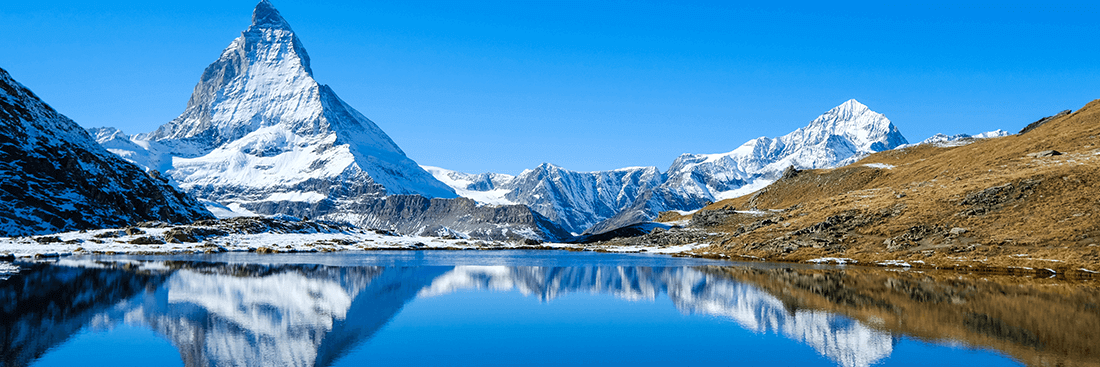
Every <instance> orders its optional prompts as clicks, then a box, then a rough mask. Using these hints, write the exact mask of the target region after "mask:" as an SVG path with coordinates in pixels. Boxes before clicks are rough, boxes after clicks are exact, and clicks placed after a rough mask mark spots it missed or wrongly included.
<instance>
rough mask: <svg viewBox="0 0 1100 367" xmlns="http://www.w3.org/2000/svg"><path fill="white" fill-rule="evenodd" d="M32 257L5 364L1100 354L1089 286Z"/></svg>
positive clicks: (13, 307)
mask: <svg viewBox="0 0 1100 367" xmlns="http://www.w3.org/2000/svg"><path fill="white" fill-rule="evenodd" d="M15 265H16V266H18V267H19V271H18V272H17V273H14V274H8V275H5V276H4V277H7V279H6V280H0V299H3V300H4V303H3V309H2V313H0V338H3V340H2V342H3V343H2V344H0V366H130V365H134V366H146V365H149V366H152V365H156V366H173V365H182V366H360V365H431V366H437V365H447V366H472V365H477V366H513V365H704V364H707V365H765V364H767V365H783V366H793V365H798V366H873V365H874V366H877V365H885V366H902V365H908V366H926V365H937V366H1002V365H1023V364H1028V365H1044V364H1045V365H1097V363H1098V362H1097V361H1100V357H1098V353H1100V348H1097V346H1100V344H1097V342H1098V339H1097V338H1098V337H1100V336H1098V335H1097V333H1098V330H1100V324H1098V322H1100V321H1098V320H1100V311H1098V310H1097V308H1096V303H1097V299H1098V298H1097V294H1096V292H1095V287H1092V286H1091V285H1090V284H1085V285H1081V284H1068V285H1066V284H1039V285H1035V286H1030V285H1026V284H1025V285H1021V284H1018V283H1019V281H1018V280H1010V281H1008V282H1007V284H1006V282H998V281H993V280H989V279H986V278H984V277H980V276H978V277H971V278H973V279H971V278H967V277H962V276H958V275H956V274H945V275H937V274H926V273H918V272H889V271H883V270H879V269H859V268H836V267H824V266H817V267H810V266H791V265H778V264H761V263H754V264H738V263H731V262H717V261H709V260H698V259H688V258H674V257H667V256H658V255H641V254H603V253H578V252H563V251H491V252H486V251H480V252H476V251H422V252H412V251H398V252H364V253H338V254H277V255H256V254H234V253H228V254H218V255H194V256H172V257H163V256H160V257H140V256H129V257H123V256H111V257H70V258H63V259H60V260H56V261H53V262H17V263H15Z"/></svg>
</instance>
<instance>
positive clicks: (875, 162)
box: [661, 100, 1100, 274]
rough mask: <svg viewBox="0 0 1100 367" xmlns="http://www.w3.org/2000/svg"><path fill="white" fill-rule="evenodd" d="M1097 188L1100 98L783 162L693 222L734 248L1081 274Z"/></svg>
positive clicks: (1090, 246)
mask: <svg viewBox="0 0 1100 367" xmlns="http://www.w3.org/2000/svg"><path fill="white" fill-rule="evenodd" d="M1029 128H1031V127H1030V126H1029ZM1051 151H1056V152H1051ZM1098 187H1100V100H1098V101H1093V102H1091V103H1089V104H1088V105H1086V106H1085V107H1083V108H1082V109H1080V110H1078V111H1076V112H1073V113H1069V114H1061V115H1059V116H1055V118H1051V119H1048V120H1047V121H1045V123H1043V124H1041V125H1040V126H1038V127H1034V128H1033V129H1031V130H1029V131H1025V132H1024V133H1021V134H1018V135H1011V136H1005V137H1000V138H991V139H982V140H974V141H973V142H971V143H970V144H966V145H959V146H936V145H933V144H925V145H917V146H911V147H906V148H901V149H896V150H890V151H885V152H880V153H875V154H873V155H870V156H868V157H867V158H865V159H862V160H860V161H859V162H856V163H854V164H851V165H848V166H845V167H841V168H836V169H831V170H806V171H794V170H790V171H788V172H786V173H785V174H784V176H783V178H782V179H780V180H778V181H777V182H775V183H774V184H772V185H770V186H768V187H767V188H765V189H762V190H760V191H757V192H756V193H753V194H751V195H746V196H741V197H738V198H733V199H728V200H723V201H720V202H717V203H714V204H712V205H709V206H707V207H706V208H704V209H703V210H701V211H699V212H697V213H695V214H694V215H692V216H691V218H690V223H691V224H692V225H693V226H699V227H705V228H709V229H713V230H717V231H720V232H722V233H724V237H723V240H722V241H721V242H720V244H718V245H715V246H713V247H711V248H710V249H709V251H710V252H712V253H721V254H725V255H729V256H738V255H742V256H755V257H761V258H766V259H768V260H779V261H806V260H812V259H820V258H848V259H854V260H856V261H858V262H862V263H870V262H879V263H882V264H898V265H904V266H918V267H919V266H936V267H941V268H942V267H959V268H967V269H985V268H999V269H1010V271H1031V270H1032V269H1040V270H1039V271H1040V272H1046V273H1050V272H1051V271H1054V272H1058V273H1064V272H1077V273H1079V274H1084V273H1089V272H1095V271H1096V270H1100V197H1098V196H1097V193H1098V192H1100V191H1098V190H1097V188H1098ZM661 219H662V220H665V221H675V220H684V219H685V218H682V217H679V215H677V214H675V213H665V214H663V215H662V218H661ZM1042 269H1049V270H1042ZM1082 269H1085V270H1082Z"/></svg>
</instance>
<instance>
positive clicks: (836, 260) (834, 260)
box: [806, 257, 858, 265]
mask: <svg viewBox="0 0 1100 367" xmlns="http://www.w3.org/2000/svg"><path fill="white" fill-rule="evenodd" d="M806 262H808V263H811V264H838V265H844V264H855V263H857V262H858V261H855V260H853V259H849V258H846V257H819V258H816V259H810V260H806Z"/></svg>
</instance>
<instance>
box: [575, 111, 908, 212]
mask: <svg viewBox="0 0 1100 367" xmlns="http://www.w3.org/2000/svg"><path fill="white" fill-rule="evenodd" d="M907 143H908V141H906V140H905V137H904V136H902V135H901V132H900V131H898V128H897V127H895V126H894V124H893V123H891V122H890V120H889V119H887V118H886V116H883V115H882V114H880V113H877V112H874V111H872V110H871V109H869V108H868V107H867V106H865V105H863V104H862V103H859V102H857V101H856V100H854V99H852V100H848V101H847V102H844V103H842V104H841V105H839V106H837V107H835V108H833V109H831V110H829V111H828V112H825V113H824V114H822V115H821V116H818V117H817V118H816V119H814V120H813V121H811V122H810V123H809V125H806V126H805V127H802V128H799V129H798V130H795V131H793V132H791V133H790V134H787V135H784V136H781V137H778V138H774V139H773V138H768V137H760V138H756V139H753V140H750V141H748V142H746V143H745V144H742V145H741V146H740V147H738V148H737V149H734V150H733V151H730V152H728V153H720V154H683V155H681V156H680V157H679V158H676V160H675V161H674V162H672V166H671V167H669V169H668V171H667V172H666V173H665V175H666V177H667V179H666V180H665V181H664V183H662V184H661V185H660V186H658V187H656V188H654V189H653V190H652V191H651V192H647V193H644V194H643V195H641V197H642V199H639V200H638V201H635V203H634V204H633V205H632V206H631V207H630V208H628V209H626V210H623V211H622V212H620V213H619V214H617V215H616V216H615V217H612V218H611V219H608V220H606V221H604V222H601V223H598V224H597V225H595V226H593V227H591V228H589V229H588V230H587V231H586V232H588V233H602V232H606V231H609V230H613V229H615V228H620V227H623V226H627V225H631V224H634V223H638V222H641V221H646V220H651V219H653V218H654V217H656V215H657V213H658V212H660V211H666V210H694V209H698V208H700V207H703V206H704V205H706V203H707V202H714V201H718V200H722V199H727V198H733V197H737V196H741V195H745V194H748V193H751V192H752V191H755V190H758V189H761V188H763V187H765V186H767V185H768V184H770V183H771V182H773V181H775V180H776V179H777V178H779V176H780V175H781V174H782V173H783V171H784V170H785V169H786V168H787V167H790V166H794V167H796V168H800V169H807V168H827V167H836V166H842V165H845V164H849V163H852V162H855V161H856V160H859V158H861V157H863V156H865V155H867V154H870V153H874V152H878V151H883V150H888V149H893V148H895V147H898V146H901V145H904V144H907Z"/></svg>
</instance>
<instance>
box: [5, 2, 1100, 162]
mask: <svg viewBox="0 0 1100 367" xmlns="http://www.w3.org/2000/svg"><path fill="white" fill-rule="evenodd" d="M0 1H2V2H3V4H0V67H2V68H4V69H7V70H8V71H9V72H10V73H11V74H12V75H13V76H14V77H15V78H16V79H17V80H19V81H20V82H22V83H23V84H25V85H26V86H28V87H29V88H31V89H32V90H34V91H35V92H36V93H37V94H38V95H39V96H40V97H42V98H43V99H45V100H46V101H47V102H48V103H50V104H51V105H52V106H54V107H55V108H56V109H58V110H59V111H61V112H62V113H64V114H66V115H68V116H69V117H71V118H73V119H74V120H76V121H77V122H78V123H80V124H81V125H83V126H85V127H96V126H115V127H118V128H120V129H122V130H123V131H126V132H127V133H139V132H148V131H152V130H153V129H155V128H156V127H157V126H159V125H160V124H163V123H165V122H167V121H169V120H171V119H173V118H174V117H176V116H177V115H178V114H179V113H180V112H182V111H183V108H184V106H185V104H186V102H187V98H188V96H189V95H190V93H191V89H192V88H193V87H194V85H195V83H196V82H197V81H198V77H199V75H200V74H201V73H202V70H203V69H204V68H205V67H206V66H207V65H208V64H209V63H210V62H213V61H214V60H215V59H216V58H217V57H218V55H219V53H220V52H221V50H222V49H223V48H225V47H226V46H227V45H228V44H229V42H230V41H232V39H233V38H235V37H237V36H238V35H239V34H240V32H241V31H242V30H244V29H245V28H247V26H248V24H249V19H250V16H251V11H252V8H253V7H254V6H255V4H256V1H253V0H232V1H225V0H220V1H183V2H180V1H169V2H162V1H134V2H124V1H118V2H111V1H105V2H93V1H77V2H68V1H52V2H38V1H11V0H0ZM273 3H274V4H275V6H276V7H277V8H278V9H279V10H280V11H281V12H282V14H283V16H284V17H286V18H287V20H288V21H289V22H290V24H291V26H292V27H293V28H294V30H295V31H296V32H297V33H298V36H299V38H300V39H301V40H302V41H303V43H304V44H305V46H306V48H307V49H308V50H309V54H310V57H311V58H312V66H313V70H314V75H315V77H316V78H317V80H318V81H319V82H321V83H324V84H328V85H330V86H332V87H333V89H335V90H336V92H337V93H338V94H339V95H340V96H341V97H342V98H343V99H344V100H345V101H347V102H348V103H350V104H351V105H352V106H354V107H356V108H357V109H358V110H359V111H360V112H362V113H363V114H364V115H366V116H368V117H370V118H371V119H372V120H374V121H375V122H376V123H377V124H378V125H379V126H380V127H382V129H383V130H385V131H386V132H387V133H388V134H389V135H390V136H391V137H392V138H393V139H394V141H396V142H397V144H398V145H400V146H401V147H402V149H404V150H405V152H406V153H407V154H408V155H409V156H410V157H411V158H413V159H414V160H416V161H417V162H419V163H421V164H427V165H435V166H441V167H445V168H450V169H456V170H460V171H466V172H486V171H492V172H503V173H518V172H519V171H521V170H523V169H525V168H531V167H534V166H536V165H538V164H539V163H542V162H551V163H555V164H558V165H562V166H564V167H566V168H570V169H574V170H582V171H587V170H604V169H613V168H618V167H625V166H657V167H658V168H660V169H661V170H662V171H663V170H664V169H666V168H667V167H668V165H669V164H670V163H671V162H672V160H673V159H674V158H676V156H678V155H679V154H681V153H685V152H690V153H718V152H726V151H730V150H733V149H734V148H736V147H737V146H739V145H740V144H741V143H743V142H745V141H747V140H749V139H752V138H755V137H758V136H778V135H782V134H785V133H787V132H789V131H791V130H794V129H796V128H798V127H800V126H803V125H805V124H806V123H807V122H809V121H810V120H812V119H813V118H814V117H816V116H817V115H819V114H821V113H822V112H824V111H827V110H828V109H830V108H832V107H834V106H836V105H838V104H840V103H842V102H844V101H845V100H847V99H850V98H855V99H858V100H859V101H861V102H863V103H864V104H867V105H868V106H870V107H871V109H873V110H875V111H878V112H881V113H883V114H885V115H886V116H887V117H889V118H890V119H891V120H892V121H893V122H894V123H895V124H896V125H897V126H898V127H899V128H900V129H901V131H902V133H903V134H904V135H905V136H906V137H907V138H909V140H911V141H918V140H922V139H924V138H926V137H928V136H930V135H932V134H934V133H937V132H944V133H977V132H982V131H987V130H993V129H998V128H1000V129H1005V130H1010V131H1013V132H1015V131H1016V130H1018V129H1020V128H1021V127H1023V126H1024V125H1026V124H1027V123H1030V122H1032V121H1034V120H1036V119H1038V118H1041V117H1043V116H1048V115H1051V114H1054V113H1056V112H1058V111H1060V110H1063V109H1077V108H1080V107H1081V106H1083V105H1084V104H1085V103H1087V102H1089V101H1091V100H1092V99H1096V98H1100V47H1097V39H1098V36H1100V22H1098V20H1100V6H1098V5H1094V4H1091V3H1079V4H1073V3H1058V4H1053V5H1040V4H1041V3H1039V2H1021V3H1018V4H1012V3H1005V2H989V3H970V4H964V5H958V4H955V3H954V2H945V3H941V4H920V5H893V4H891V3H893V2H882V1H879V2H875V3H868V4H855V3H844V4H817V3H810V4H801V3H785V4H778V5H752V6H746V5H731V4H729V2H714V3H711V2H685V1H674V2H671V1H670V2H590V1H577V2H560V1H555V2H526V1H500V2H494V1H475V2H455V1H441V2H405V1H398V2H394V1H387V2H360V1H346V2H344V1H335V0H312V1H294V0H273Z"/></svg>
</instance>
